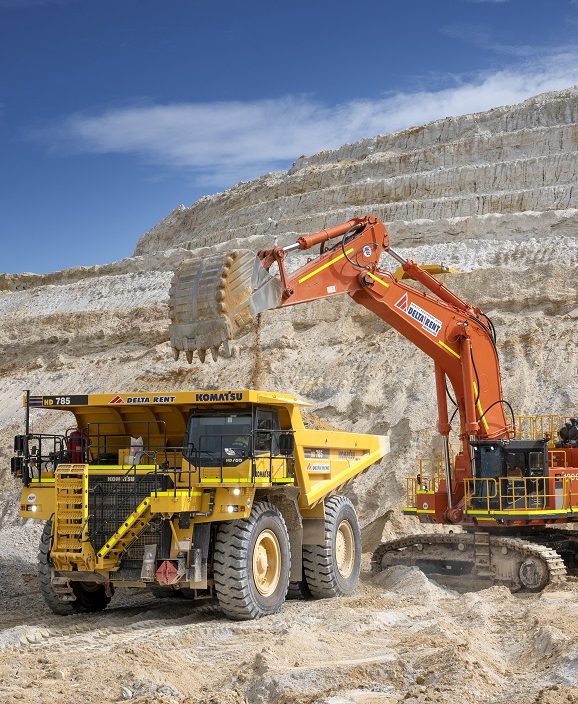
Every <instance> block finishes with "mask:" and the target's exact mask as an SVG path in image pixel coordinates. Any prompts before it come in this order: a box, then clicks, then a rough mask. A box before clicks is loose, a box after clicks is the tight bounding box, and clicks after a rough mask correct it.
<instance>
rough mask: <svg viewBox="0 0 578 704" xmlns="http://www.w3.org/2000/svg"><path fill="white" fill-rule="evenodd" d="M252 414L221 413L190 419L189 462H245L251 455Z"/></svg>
mask: <svg viewBox="0 0 578 704" xmlns="http://www.w3.org/2000/svg"><path fill="white" fill-rule="evenodd" d="M251 427H252V421H251V414H250V413H222V414H208V415H194V416H190V418H189V427H188V430H187V442H186V445H187V447H186V452H185V455H186V456H187V455H188V458H189V459H194V458H195V457H199V458H202V461H203V464H211V462H207V460H211V459H215V460H218V464H221V459H224V460H225V462H226V463H227V464H235V463H238V462H242V461H243V460H244V459H245V458H246V457H248V456H249V455H250V454H251Z"/></svg>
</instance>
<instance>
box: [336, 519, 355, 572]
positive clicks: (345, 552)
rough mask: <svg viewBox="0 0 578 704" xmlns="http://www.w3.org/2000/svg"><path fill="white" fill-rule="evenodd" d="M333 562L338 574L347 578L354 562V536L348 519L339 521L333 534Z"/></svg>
mask: <svg viewBox="0 0 578 704" xmlns="http://www.w3.org/2000/svg"><path fill="white" fill-rule="evenodd" d="M335 562H336V563H337V569H338V570H339V574H340V575H341V576H342V577H343V578H344V579H347V578H348V577H350V576H351V573H352V572H353V565H354V563H355V538H354V537H353V528H352V527H351V524H350V523H349V521H341V523H340V524H339V527H338V528H337V534H336V536H335Z"/></svg>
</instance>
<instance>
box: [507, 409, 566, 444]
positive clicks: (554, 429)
mask: <svg viewBox="0 0 578 704" xmlns="http://www.w3.org/2000/svg"><path fill="white" fill-rule="evenodd" d="M567 420H568V416H562V415H519V416H516V436H515V438H516V440H521V439H526V440H541V439H542V438H545V437H547V438H549V439H548V446H549V447H554V444H555V443H556V441H557V439H558V431H559V430H560V428H561V427H562V426H563V425H564V423H565V422H566V421H567Z"/></svg>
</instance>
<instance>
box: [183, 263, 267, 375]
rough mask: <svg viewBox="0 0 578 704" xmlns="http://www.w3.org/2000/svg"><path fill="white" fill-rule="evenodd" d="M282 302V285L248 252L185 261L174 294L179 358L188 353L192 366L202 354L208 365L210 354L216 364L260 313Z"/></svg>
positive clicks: (188, 359)
mask: <svg viewBox="0 0 578 704" xmlns="http://www.w3.org/2000/svg"><path fill="white" fill-rule="evenodd" d="M280 303H281V281H280V280H279V278H277V277H274V276H271V275H270V274H269V272H268V271H267V270H266V269H265V268H264V267H263V266H262V264H261V262H260V261H259V259H258V258H257V257H256V256H255V254H254V252H251V251H250V250H248V249H236V250H232V251H230V252H226V253H224V254H216V255H213V256H210V257H204V258H199V259H186V260H184V261H183V262H182V263H181V264H180V266H179V268H178V269H177V270H176V272H175V275H174V276H173V281H172V284H171V288H170V291H169V315H170V319H171V324H170V326H169V332H170V338H171V346H172V348H173V354H174V357H175V359H178V358H179V354H180V353H181V351H184V352H185V354H186V357H187V361H188V362H189V364H190V363H191V362H192V361H193V353H194V351H195V350H197V351H198V355H199V359H200V360H201V362H204V361H205V357H206V354H207V350H210V351H211V355H212V357H213V359H215V360H216V359H217V355H218V353H219V348H220V347H221V345H222V344H223V343H225V345H226V344H227V343H228V341H229V340H232V339H233V338H235V337H237V335H238V334H239V333H240V332H241V331H242V330H243V329H244V328H245V327H247V326H248V325H250V324H251V323H252V322H253V321H254V320H255V318H256V316H257V315H258V314H259V313H261V312H263V311H265V310H269V309H270V308H276V307H277V306H278V305H279V304H280Z"/></svg>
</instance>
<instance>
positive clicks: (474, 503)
mask: <svg viewBox="0 0 578 704" xmlns="http://www.w3.org/2000/svg"><path fill="white" fill-rule="evenodd" d="M464 498H465V508H466V510H470V511H487V512H488V513H492V512H493V511H512V512H516V511H519V512H524V513H528V512H532V511H536V512H539V511H541V510H543V511H553V510H567V511H574V510H578V492H576V491H575V490H573V484H572V481H571V479H570V478H567V477H560V476H559V477H555V476H551V477H550V476H548V477H503V478H496V479H464Z"/></svg>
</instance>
